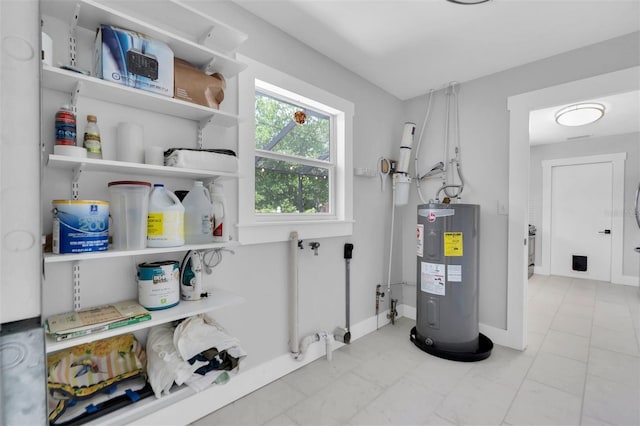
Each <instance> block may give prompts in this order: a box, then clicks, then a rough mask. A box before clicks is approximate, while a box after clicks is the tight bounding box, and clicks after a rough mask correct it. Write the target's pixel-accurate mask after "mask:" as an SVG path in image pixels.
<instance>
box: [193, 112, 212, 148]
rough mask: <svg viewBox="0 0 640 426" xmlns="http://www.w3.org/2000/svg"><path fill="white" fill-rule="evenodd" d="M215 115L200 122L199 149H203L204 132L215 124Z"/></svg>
mask: <svg viewBox="0 0 640 426" xmlns="http://www.w3.org/2000/svg"><path fill="white" fill-rule="evenodd" d="M213 117H214V116H213V115H212V116H211V117H207V118H204V119H202V120H200V121H199V122H198V141H197V142H198V149H202V131H203V130H204V129H205V127H207V126H208V125H209V124H211V123H212V122H213Z"/></svg>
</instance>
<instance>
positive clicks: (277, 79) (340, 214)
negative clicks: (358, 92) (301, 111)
mask: <svg viewBox="0 0 640 426" xmlns="http://www.w3.org/2000/svg"><path fill="white" fill-rule="evenodd" d="M238 60H240V61H242V62H244V63H245V64H247V65H248V68H247V69H246V70H244V71H243V72H242V73H240V75H239V77H238V103H239V106H238V111H239V115H240V124H239V126H238V139H239V143H238V159H239V171H240V179H239V182H238V188H239V191H238V192H239V194H238V225H237V226H238V240H239V241H240V243H241V244H260V243H269V242H280V241H288V240H289V237H290V234H291V232H293V231H297V232H298V236H299V238H300V239H308V238H329V237H341V236H350V235H352V233H353V173H352V171H353V148H352V146H353V115H354V105H353V103H352V102H349V101H347V100H345V99H343V98H340V97H339V96H336V95H334V94H332V93H329V92H327V91H325V90H323V89H320V88H318V87H316V86H313V85H311V84H309V83H307V82H304V81H302V80H299V79H297V78H295V77H292V76H290V75H287V74H285V73H283V72H281V71H278V70H276V69H274V68H271V67H269V66H266V65H264V64H262V63H260V62H257V61H254V60H252V59H250V58H247V57H244V56H241V55H238ZM256 80H257V81H258V82H259V83H258V84H259V85H260V87H263V88H264V87H271V90H272V91H284V93H286V96H287V97H288V98H289V99H291V100H293V101H295V102H300V103H302V104H309V102H308V101H309V100H310V99H312V100H313V101H315V102H318V105H319V106H321V109H322V110H325V111H327V110H328V111H329V112H332V115H333V117H334V119H335V130H336V135H335V136H336V137H335V145H333V146H332V147H331V148H332V149H333V150H334V152H332V155H335V167H334V168H333V170H332V174H333V180H334V182H333V184H332V185H333V187H332V188H331V189H330V194H331V202H333V205H332V213H331V214H329V215H327V214H318V215H315V214H309V215H306V214H295V215H291V214H287V215H265V214H256V212H255V92H256ZM311 106H313V105H311Z"/></svg>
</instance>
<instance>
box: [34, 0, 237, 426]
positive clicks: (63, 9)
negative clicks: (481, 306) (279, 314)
mask: <svg viewBox="0 0 640 426" xmlns="http://www.w3.org/2000/svg"><path fill="white" fill-rule="evenodd" d="M40 4H41V7H40V12H41V14H42V15H43V17H52V18H55V19H57V20H60V21H62V22H68V23H69V29H70V30H69V33H70V39H73V37H74V36H73V34H74V33H75V29H76V27H80V28H85V29H87V30H90V31H95V29H96V28H98V27H99V26H100V25H101V24H109V25H114V26H118V27H121V28H124V29H129V30H134V31H138V32H140V33H142V34H145V35H147V36H149V37H152V38H154V39H157V40H160V41H163V42H165V43H166V44H167V45H169V46H170V47H171V49H172V50H173V51H174V54H175V57H177V58H181V59H184V60H186V61H188V62H190V63H192V64H193V65H195V66H197V67H199V68H201V69H202V70H203V71H205V72H207V73H213V72H219V73H221V74H222V75H224V76H225V78H231V77H234V76H236V75H237V74H238V73H239V72H241V71H242V70H243V69H245V68H246V65H245V64H243V63H241V62H239V61H237V60H235V59H234V58H233V52H234V51H235V50H236V49H237V47H238V46H239V45H240V44H241V43H243V42H244V41H245V40H246V38H247V36H246V35H245V34H243V33H241V32H239V31H237V30H235V29H233V28H231V27H229V26H227V25H225V24H224V23H221V22H219V21H216V20H215V19H213V18H211V17H208V16H206V15H204V14H202V13H200V12H199V11H197V10H195V9H193V8H191V7H189V6H186V5H184V4H182V3H180V2H179V1H177V0H154V2H152V3H150V2H138V1H133V0H128V1H122V0H105V1H100V2H98V1H94V0H72V1H70V0H40ZM151 5H152V6H151ZM54 42H55V40H54ZM65 43H69V48H70V49H75V40H71V41H69V40H58V44H59V45H60V47H62V48H64V47H65V46H64V44H65ZM70 56H71V57H73V55H70ZM41 75H42V82H41V84H42V87H43V88H45V89H50V90H54V91H59V92H63V93H68V94H70V95H71V99H72V103H73V104H74V105H75V100H76V99H77V98H78V97H87V98H92V99H96V100H100V101H103V102H106V103H108V104H114V105H125V106H127V107H132V108H134V109H139V110H145V111H150V112H152V113H157V114H158V116H159V117H161V116H163V115H165V116H166V115H169V116H174V117H178V118H181V119H185V120H190V121H194V122H196V123H197V126H198V131H199V133H200V134H199V138H200V140H199V141H198V142H201V131H202V128H203V127H205V126H209V125H213V126H219V127H225V128H231V127H234V126H237V125H238V122H239V117H238V116H237V115H234V114H230V113H227V112H224V111H220V110H215V109H211V108H207V107H203V106H200V105H196V104H192V103H188V102H184V101H181V100H177V99H173V98H169V97H166V96H161V95H157V94H154V93H151V92H147V91H143V90H139V89H134V88H130V87H126V86H122V85H118V84H115V83H112V82H108V81H104V80H101V79H98V78H96V77H92V76H87V75H84V74H80V73H75V72H71V71H68V70H64V69H60V68H57V67H52V66H47V65H43V67H42V74H41ZM46 96H47V94H46V93H45V94H43V97H44V98H45V99H46ZM49 96H51V95H49ZM43 167H47V168H52V169H61V170H66V171H68V173H69V175H70V177H71V185H72V193H74V197H75V196H77V187H78V185H79V180H80V177H81V175H82V176H84V175H85V174H86V173H106V174H112V175H115V176H118V175H137V176H141V177H147V176H149V177H152V176H153V177H165V178H177V179H184V180H203V181H207V180H215V179H236V178H238V177H239V176H238V173H237V172H225V171H210V170H194V169H184V168H177V167H166V166H155V165H147V164H138V163H127V162H120V161H111V160H97V159H90V158H77V157H67V156H62V155H49V156H47V157H46V158H45V159H44V164H43ZM89 182H91V180H89ZM87 185H91V183H87ZM44 188H47V185H45V186H44ZM45 190H46V189H45ZM45 197H46V193H45ZM238 245H239V244H238V243H237V242H228V243H211V244H187V245H183V246H179V247H167V248H145V249H141V250H113V249H111V248H110V249H109V250H106V251H101V252H89V253H78V254H60V255H56V254H51V253H45V254H44V255H43V259H42V261H43V267H44V268H45V270H46V269H47V267H49V269H50V270H53V271H56V270H57V271H61V270H60V266H57V267H56V266H54V265H55V264H65V263H68V264H69V267H70V268H73V274H72V276H73V278H72V279H73V282H72V283H70V282H61V281H60V280H59V279H56V277H55V273H54V272H51V271H48V272H45V274H43V275H45V276H46V281H45V284H46V285H47V286H48V287H49V288H51V286H54V287H55V286H73V287H74V297H76V296H77V294H78V292H77V291H76V290H78V291H79V290H80V288H81V287H82V285H81V283H80V278H79V276H80V274H79V269H80V267H81V265H86V266H87V269H89V270H90V271H93V270H94V269H92V267H91V266H92V265H95V264H94V262H108V261H109V259H114V258H122V257H132V256H147V255H156V254H163V253H175V252H186V251H188V250H209V249H223V248H232V247H235V246H238ZM114 262H115V261H114ZM65 268H66V267H63V269H65ZM58 273H62V272H58ZM65 273H66V272H65ZM52 275H53V276H52ZM87 276H89V277H88V278H87ZM82 279H83V280H88V281H90V280H91V277H90V273H88V274H85V273H83V274H82ZM87 287H91V286H87ZM89 291H91V289H89ZM110 296H111V297H113V295H110ZM124 299H125V297H123V300H124ZM243 301H244V299H243V298H242V297H239V296H237V295H234V294H232V293H231V292H228V291H225V290H222V289H217V288H215V289H213V290H210V295H209V297H207V298H204V299H201V300H198V301H180V302H179V303H178V305H177V306H174V307H172V308H168V309H163V310H157V311H151V319H150V320H147V321H143V322H140V323H136V324H132V325H128V326H125V327H121V328H116V329H112V330H107V331H103V332H98V333H95V334H89V335H86V336H82V337H77V338H73V339H68V340H62V341H56V340H55V339H53V338H50V337H48V338H47V340H46V351H47V353H53V352H56V351H59V350H63V349H67V348H70V347H73V346H76V345H78V344H82V343H87V342H91V341H94V340H97V339H103V338H108V337H112V336H115V335H119V334H124V333H131V332H144V330H145V329H148V328H150V327H153V326H156V325H160V324H164V323H169V322H172V321H176V320H180V319H183V318H187V317H189V316H193V315H197V314H202V313H207V312H211V311H215V310H219V309H223V308H226V307H231V306H234V305H237V304H239V303H242V302H243ZM47 303H49V304H50V306H51V308H56V307H57V306H58V305H57V304H55V303H53V304H52V302H50V301H49V300H46V299H45V300H43V304H44V305H45V306H46V304H47ZM74 306H78V305H76V304H75V301H74ZM76 309H77V308H76ZM50 310H52V309H49V311H50ZM136 334H138V333H136ZM193 394H194V392H193V391H192V390H191V389H189V388H187V387H181V388H178V387H176V388H175V389H174V390H173V391H172V393H171V395H168V396H166V397H163V398H161V399H156V398H154V397H150V398H146V399H144V400H142V401H140V402H137V403H135V404H132V405H129V406H127V407H125V408H123V409H120V410H117V411H115V412H113V413H109V414H107V415H105V416H104V417H101V418H99V419H97V420H94V421H92V422H91V423H92V424H94V423H95V424H104V423H107V424H126V423H131V422H136V421H138V420H140V419H141V418H143V417H144V416H145V415H149V414H152V413H153V412H154V411H156V410H157V409H158V408H159V407H160V406H162V407H166V406H167V405H172V404H175V409H176V410H181V409H188V407H189V404H190V402H189V396H191V395H193Z"/></svg>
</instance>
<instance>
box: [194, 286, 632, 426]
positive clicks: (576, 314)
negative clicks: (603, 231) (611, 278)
mask: <svg viewBox="0 0 640 426" xmlns="http://www.w3.org/2000/svg"><path fill="white" fill-rule="evenodd" d="M414 325H415V322H414V321H412V320H409V319H406V318H401V319H399V320H398V321H397V322H396V324H395V325H388V326H385V327H383V328H381V329H380V330H378V331H376V332H374V333H371V334H369V335H367V336H364V337H362V338H361V339H358V340H357V341H354V342H352V343H351V344H350V345H345V346H344V347H342V348H341V349H339V350H337V351H335V352H334V354H333V361H332V362H330V363H329V362H327V360H326V359H325V358H322V359H318V360H316V361H314V362H313V363H310V364H308V365H307V366H305V367H303V368H301V369H299V370H297V371H295V372H293V373H291V374H289V375H287V376H285V377H283V378H281V379H279V380H277V381H275V382H273V383H270V384H269V385H267V386H265V387H263V388H261V389H259V390H257V391H255V392H253V393H251V394H249V395H247V396H246V397H244V398H242V399H240V400H238V401H236V402H234V403H232V404H230V405H228V406H226V407H223V408H221V409H220V410H218V411H216V412H214V413H212V414H210V415H209V416H207V417H204V418H202V419H200V420H198V421H197V422H195V423H193V425H194V426H202V425H463V424H464V425H514V426H515V425H640V343H639V342H640V295H639V294H638V289H637V288H635V287H629V286H621V285H612V284H607V283H602V282H596V281H586V280H575V279H571V278H565V277H547V276H533V277H532V278H531V279H530V280H529V347H528V348H527V350H526V351H524V352H520V351H515V350H512V349H508V348H505V347H501V346H495V347H494V350H493V352H492V354H491V356H490V357H489V358H488V359H486V360H484V361H480V362H473V363H461V362H454V361H448V360H444V359H440V358H437V357H433V356H431V355H428V354H426V353H424V352H422V351H420V350H418V349H417V348H416V347H415V346H414V345H413V344H412V343H411V342H410V341H409V331H410V329H411V327H413V326H414Z"/></svg>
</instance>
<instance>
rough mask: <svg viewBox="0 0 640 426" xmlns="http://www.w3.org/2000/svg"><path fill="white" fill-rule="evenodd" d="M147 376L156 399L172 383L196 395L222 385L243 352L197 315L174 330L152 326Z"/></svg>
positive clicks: (212, 323) (215, 325)
mask: <svg viewBox="0 0 640 426" xmlns="http://www.w3.org/2000/svg"><path fill="white" fill-rule="evenodd" d="M146 350H147V359H148V362H147V375H148V380H149V383H150V384H151V387H152V389H153V391H154V394H155V396H156V397H157V398H160V397H161V396H162V395H163V394H168V393H169V392H170V389H171V387H172V386H173V383H174V382H175V383H176V384H177V385H182V384H186V385H187V386H189V387H190V388H192V389H193V390H195V391H196V392H199V391H202V390H204V389H206V388H207V387H209V386H211V385H212V384H214V383H215V384H223V383H226V382H227V381H229V379H230V378H231V376H232V375H234V374H236V373H237V372H238V370H239V367H240V362H241V361H242V360H243V359H244V358H245V357H246V355H247V354H246V352H245V351H244V350H243V349H242V347H240V343H239V341H238V339H236V338H233V337H231V336H229V335H228V334H227V333H226V331H225V330H224V328H222V327H221V326H220V325H219V324H218V323H217V322H216V321H215V320H214V319H213V318H211V317H209V316H207V315H206V314H200V315H196V316H193V317H189V318H187V319H185V320H183V321H182V322H181V323H180V324H178V325H177V326H176V327H174V326H172V325H170V324H164V325H159V326H155V327H152V328H151V330H150V331H149V335H148V336H147V347H146Z"/></svg>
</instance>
